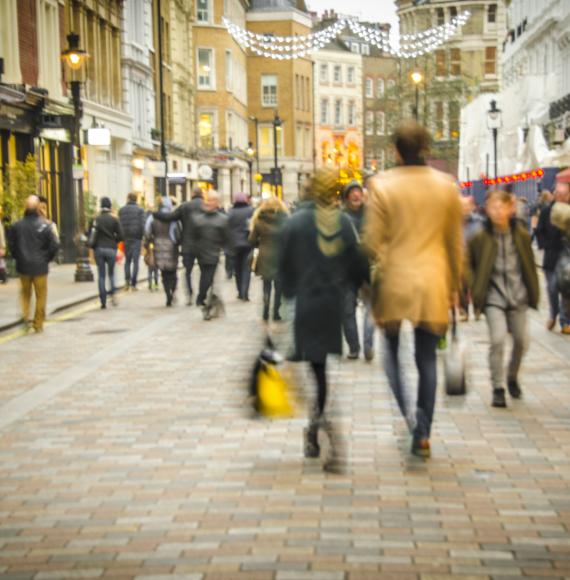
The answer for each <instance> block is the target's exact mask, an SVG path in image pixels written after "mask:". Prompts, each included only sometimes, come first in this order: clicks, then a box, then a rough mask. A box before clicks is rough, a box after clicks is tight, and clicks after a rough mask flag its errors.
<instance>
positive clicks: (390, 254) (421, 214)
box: [363, 166, 462, 334]
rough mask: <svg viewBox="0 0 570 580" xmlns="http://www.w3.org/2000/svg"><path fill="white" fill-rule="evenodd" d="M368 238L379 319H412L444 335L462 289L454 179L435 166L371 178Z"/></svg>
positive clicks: (459, 220) (365, 240)
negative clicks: (454, 299)
mask: <svg viewBox="0 0 570 580" xmlns="http://www.w3.org/2000/svg"><path fill="white" fill-rule="evenodd" d="M369 191H370V200H369V207H368V210H367V217H366V222H365V225H364V236H363V243H364V245H365V247H366V248H367V250H368V252H369V253H370V255H371V257H372V261H373V264H374V266H375V271H374V274H373V288H372V291H373V296H372V303H373V311H374V318H375V319H376V321H377V322H378V323H379V324H380V325H382V326H391V325H392V324H393V325H397V323H399V322H401V321H403V320H409V321H410V322H412V324H413V325H414V326H421V327H422V328H425V329H426V330H429V331H431V332H434V333H435V334H444V333H445V331H446V329H447V325H448V322H449V308H450V299H451V297H452V295H453V292H456V291H458V290H459V288H460V283H461V270H462V236H461V224H462V213H461V204H460V200H459V190H458V189H457V186H456V185H455V183H454V181H453V179H452V177H451V176H449V175H447V174H445V173H442V172H440V171H437V170H435V169H433V168H431V167H427V166H406V167H396V168H394V169H389V170H388V171H385V172H383V173H380V174H379V175H378V176H376V177H374V178H373V179H372V180H371V183H370V187H369Z"/></svg>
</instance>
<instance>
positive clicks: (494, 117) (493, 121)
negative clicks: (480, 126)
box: [487, 99, 502, 179]
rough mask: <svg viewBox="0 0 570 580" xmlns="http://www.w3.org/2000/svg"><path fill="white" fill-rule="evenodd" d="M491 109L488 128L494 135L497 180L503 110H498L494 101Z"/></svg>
mask: <svg viewBox="0 0 570 580" xmlns="http://www.w3.org/2000/svg"><path fill="white" fill-rule="evenodd" d="M489 104H490V106H491V108H490V109H489V110H488V111H487V128H489V129H491V132H492V134H493V153H494V160H495V179H497V175H498V173H499V161H498V159H497V136H498V133H499V129H500V127H501V126H502V124H501V109H498V108H497V101H496V100H495V99H492V100H491V102H490V103H489Z"/></svg>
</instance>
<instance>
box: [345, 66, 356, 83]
mask: <svg viewBox="0 0 570 580" xmlns="http://www.w3.org/2000/svg"><path fill="white" fill-rule="evenodd" d="M354 77H355V72H354V67H353V66H349V67H348V70H347V71H346V82H347V83H348V84H350V85H352V84H354Z"/></svg>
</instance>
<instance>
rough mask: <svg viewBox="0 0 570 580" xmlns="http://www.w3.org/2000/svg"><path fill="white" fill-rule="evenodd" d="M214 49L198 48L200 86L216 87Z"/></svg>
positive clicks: (200, 87)
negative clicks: (213, 68)
mask: <svg viewBox="0 0 570 580" xmlns="http://www.w3.org/2000/svg"><path fill="white" fill-rule="evenodd" d="M213 62H214V51H213V50H212V49H211V48H199V49H198V88H199V89H213V88H214V71H213V70H212V67H213Z"/></svg>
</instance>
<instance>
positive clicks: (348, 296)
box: [342, 181, 374, 361]
mask: <svg viewBox="0 0 570 580" xmlns="http://www.w3.org/2000/svg"><path fill="white" fill-rule="evenodd" d="M343 199H344V213H345V214H346V215H347V216H348V217H349V218H350V219H351V220H352V223H353V225H354V228H355V230H356V232H357V234H358V240H359V243H360V236H361V234H362V227H363V225H364V215H365V205H364V191H363V189H362V185H361V184H360V182H358V181H351V182H350V183H349V184H348V185H347V186H346V187H345V189H344V192H343ZM359 292H360V287H358V286H354V285H352V284H350V283H349V285H348V286H347V287H346V289H345V294H344V317H343V323H342V326H343V329H344V337H345V339H346V342H347V343H348V349H349V353H348V358H349V359H351V360H356V359H357V358H358V357H359V355H360V340H359V338H358V323H357V321H356V312H357V307H358V294H359ZM363 326H364V331H363V342H364V357H365V358H366V360H367V361H371V360H372V359H373V358H374V347H373V341H374V322H373V321H372V319H371V317H370V311H369V309H368V308H365V312H364V324H363Z"/></svg>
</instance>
